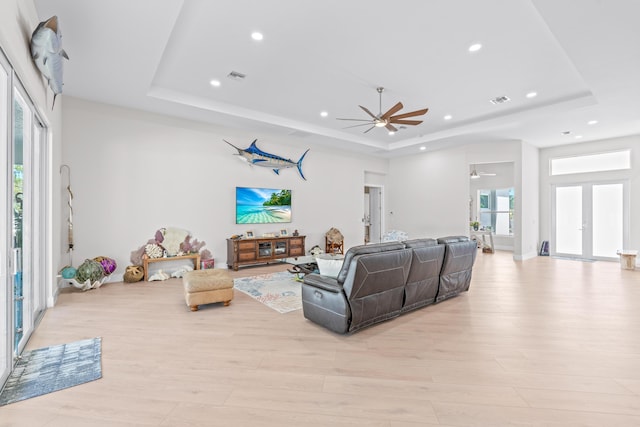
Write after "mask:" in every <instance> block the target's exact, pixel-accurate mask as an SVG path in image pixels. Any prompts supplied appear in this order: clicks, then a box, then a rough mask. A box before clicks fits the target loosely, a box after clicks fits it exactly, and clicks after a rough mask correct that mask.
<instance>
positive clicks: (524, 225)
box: [514, 142, 541, 260]
mask: <svg viewBox="0 0 640 427" xmlns="http://www.w3.org/2000/svg"><path fill="white" fill-rule="evenodd" d="M538 159H539V150H538V149H537V148H536V147H534V146H532V145H530V144H527V143H525V142H523V143H522V151H521V157H520V161H519V162H518V163H517V165H518V166H519V170H520V171H519V173H516V188H520V193H519V194H518V193H516V200H515V204H516V209H517V210H518V211H519V212H520V215H516V216H515V219H516V220H519V224H516V230H517V233H518V234H517V235H516V239H515V242H514V246H515V247H517V248H519V249H520V250H519V253H514V259H516V260H524V259H528V258H534V257H536V256H537V255H538V252H539V248H540V242H541V241H540V235H539V231H540V228H539V225H540V185H539V183H540V175H539V167H538V161H539V160H538ZM518 236H520V240H518V239H517V237H518Z"/></svg>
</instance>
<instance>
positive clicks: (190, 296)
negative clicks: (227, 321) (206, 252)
mask: <svg viewBox="0 0 640 427" xmlns="http://www.w3.org/2000/svg"><path fill="white" fill-rule="evenodd" d="M182 284H183V285H184V299H185V301H186V302H187V305H188V306H189V307H190V308H191V311H198V306H199V305H200V304H210V303H213V302H224V305H225V306H227V305H229V303H230V302H231V300H232V299H233V279H232V278H231V276H229V273H227V272H226V271H225V270H223V269H220V268H218V269H208V270H193V271H189V272H187V273H185V274H184V276H183V277H182Z"/></svg>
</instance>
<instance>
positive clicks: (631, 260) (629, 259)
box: [618, 249, 638, 270]
mask: <svg viewBox="0 0 640 427" xmlns="http://www.w3.org/2000/svg"><path fill="white" fill-rule="evenodd" d="M618 255H620V268H622V269H623V270H635V269H636V256H637V255H638V251H635V250H632V249H623V250H621V251H618Z"/></svg>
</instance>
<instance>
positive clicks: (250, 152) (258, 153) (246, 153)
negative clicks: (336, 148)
mask: <svg viewBox="0 0 640 427" xmlns="http://www.w3.org/2000/svg"><path fill="white" fill-rule="evenodd" d="M223 141H224V142H226V143H227V144H229V145H230V146H232V147H233V148H235V149H236V150H238V154H237V155H238V156H240V157H241V158H242V160H244V161H246V162H247V163H249V165H256V166H262V167H265V168H271V169H273V171H274V172H275V173H276V175H280V169H285V168H292V167H294V166H296V167H297V168H298V172H299V173H300V176H301V177H302V179H304V180H305V181H306V180H307V178H305V177H304V174H303V173H302V160H303V159H304V156H306V155H307V153H308V152H309V149H308V148H307V151H305V152H304V154H303V155H302V156H300V160H298V161H297V162H294V161H293V160H291V159H285V158H284V157H280V156H276V155H275V154H271V153H265V152H264V151H262V150H261V149H259V148H258V147H257V146H256V141H258V140H257V139H254V140H253V142H252V143H251V145H250V146H249V148H245V149H244V150H243V149H242V148H238V147H236V146H235V145H233V144H232V143H230V142H229V141H226V140H224V139H223Z"/></svg>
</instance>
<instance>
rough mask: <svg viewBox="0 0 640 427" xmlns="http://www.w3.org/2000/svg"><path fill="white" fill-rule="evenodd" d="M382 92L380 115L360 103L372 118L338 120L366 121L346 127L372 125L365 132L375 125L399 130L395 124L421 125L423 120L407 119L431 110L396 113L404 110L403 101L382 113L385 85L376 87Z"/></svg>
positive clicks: (390, 129) (393, 130) (391, 130)
mask: <svg viewBox="0 0 640 427" xmlns="http://www.w3.org/2000/svg"><path fill="white" fill-rule="evenodd" d="M376 90H377V91H378V93H379V94H380V110H379V113H378V115H374V114H373V113H372V112H371V111H369V110H368V109H366V108H365V107H363V106H362V105H359V107H360V108H362V109H363V110H364V112H365V113H367V114H368V115H370V116H371V118H370V119H338V120H349V121H354V122H365V123H361V124H357V125H353V126H347V127H346V128H345V129H349V128H353V127H357V126H371V127H370V128H369V129H367V130H365V131H364V133H367V132H369V131H370V130H371V129H373V128H375V127H384V128H386V129H387V130H388V131H390V132H397V131H398V129H397V128H396V127H395V126H393V125H412V126H415V125H419V124H420V123H422V120H406V119H407V118H408V117H416V116H422V115H424V114H427V111H429V109H428V108H425V109H423V110H416V111H411V112H410V113H404V114H398V115H395V116H394V114H396V113H397V112H398V111H400V110H402V108H403V105H402V102H398V103H397V104H396V105H394V106H393V107H391V108H390V109H389V110H388V111H387V112H386V113H384V114H382V92H384V88H383V87H379V88H377V89H376Z"/></svg>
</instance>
